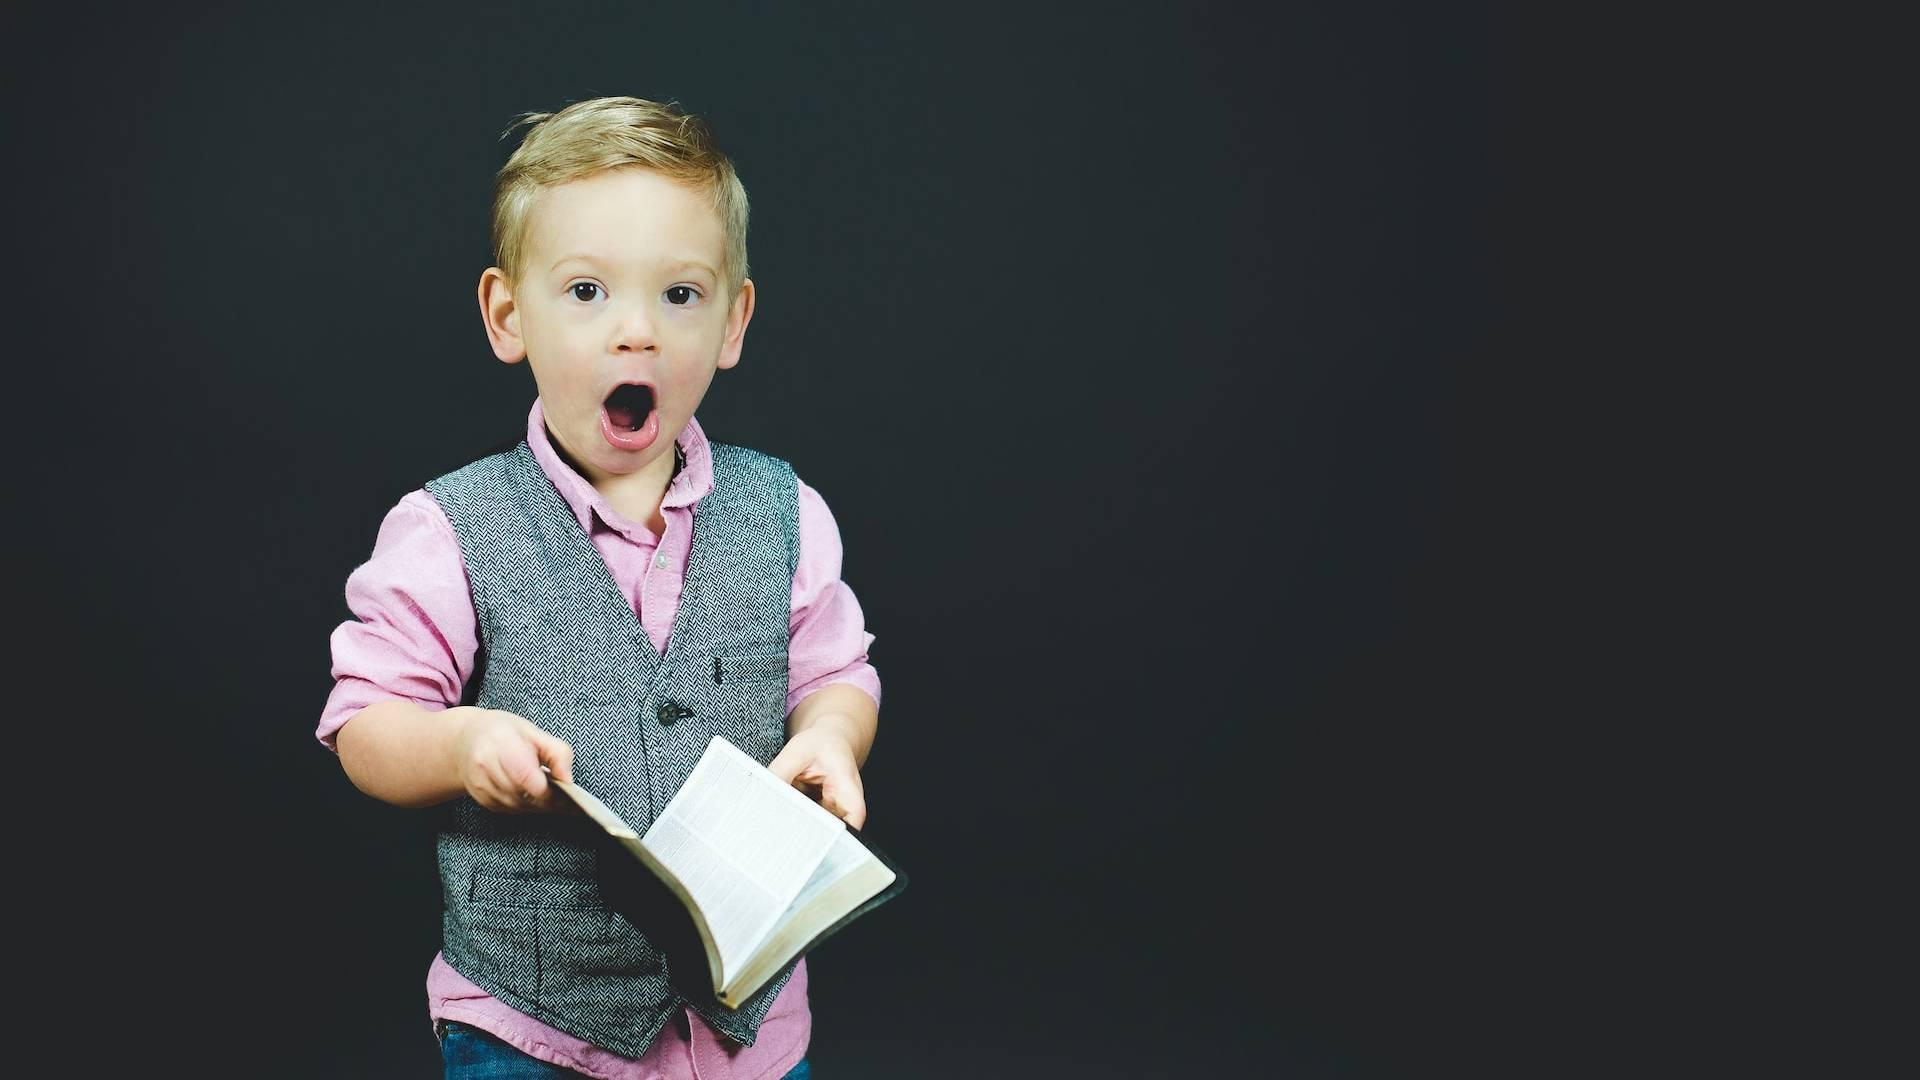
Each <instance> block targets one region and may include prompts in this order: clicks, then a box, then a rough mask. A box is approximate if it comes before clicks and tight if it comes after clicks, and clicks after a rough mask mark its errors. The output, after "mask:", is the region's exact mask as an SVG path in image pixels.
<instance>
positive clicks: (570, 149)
mask: <svg viewBox="0 0 1920 1080" xmlns="http://www.w3.org/2000/svg"><path fill="white" fill-rule="evenodd" d="M523 124H524V125H530V126H529V128H528V130H527V134H526V137H525V138H524V139H522V140H521V142H520V146H519V148H518V149H516V150H514V152H513V156H511V157H509V158H507V163H506V164H505V165H503V166H501V167H500V172H499V174H498V175H496V176H495V177H494V181H493V261H494V265H495V266H498V267H499V268H500V269H501V270H502V271H504V272H505V273H506V275H507V280H508V281H510V282H512V283H513V284H514V285H515V286H516V287H517V286H518V285H519V284H520V272H521V270H522V266H521V263H522V261H523V260H524V259H525V257H526V243H527V223H528V221H529V219H530V218H531V217H532V211H533V204H534V200H535V198H536V197H538V196H539V194H540V191H541V189H542V188H547V187H552V186H554V185H556V184H564V183H567V182H568V181H572V180H581V179H585V178H586V177H589V176H592V175H594V174H595V173H599V172H603V171H605V170H607V169H618V168H623V167H631V166H640V167H643V168H647V169H652V170H653V171H654V172H657V173H659V174H660V175H662V176H665V177H667V178H668V179H670V180H674V181H676V182H678V183H681V184H684V185H686V186H687V187H688V188H691V189H692V190H695V191H704V192H706V193H707V195H708V196H709V198H710V199H711V200H712V205H713V209H714V212H715V213H717V214H718V215H719V216H720V224H721V226H722V228H724V229H725V230H726V237H727V246H726V251H725V252H724V253H723V255H722V260H723V262H724V265H723V266H721V267H720V276H721V278H722V279H723V280H724V281H725V282H726V284H727V299H728V302H729V303H731V302H732V300H733V298H734V297H736V296H738V295H739V293H740V284H741V282H743V281H745V280H746V279H747V189H746V188H745V187H743V186H741V183H740V178H739V176H737V175H735V173H734V171H733V162H732V161H731V160H730V159H729V158H728V157H727V155H726V154H724V153H722V152H721V150H720V148H719V146H717V145H715V143H714V141H713V133H712V132H711V131H710V130H708V128H707V124H706V121H704V120H702V119H700V118H699V117H698V116H695V115H693V114H692V113H688V112H684V111H682V110H681V109H680V108H679V103H678V102H672V101H669V102H667V103H665V104H661V103H659V102H655V101H647V100H645V99H643V98H633V97H602V98H590V99H588V100H586V101H576V102H574V103H573V104H571V105H568V106H567V107H566V108H564V109H561V110H560V111H559V112H554V113H533V112H530V113H522V114H520V117H519V118H518V119H516V120H515V121H514V122H513V123H512V124H509V125H507V129H506V130H505V131H503V132H501V133H500V137H501V138H502V139H504V138H506V137H507V136H508V135H511V134H512V133H513V130H514V129H515V128H517V127H520V126H521V125H523Z"/></svg>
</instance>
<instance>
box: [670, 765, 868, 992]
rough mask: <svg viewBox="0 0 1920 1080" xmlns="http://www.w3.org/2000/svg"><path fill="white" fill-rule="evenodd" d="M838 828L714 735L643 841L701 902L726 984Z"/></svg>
mask: <svg viewBox="0 0 1920 1080" xmlns="http://www.w3.org/2000/svg"><path fill="white" fill-rule="evenodd" d="M845 831H846V830H845V827H844V826H842V825H841V824H840V820H839V819H838V818H836V817H834V816H833V815H832V814H831V813H829V812H828V811H826V810H824V809H822V808H821V807H820V806H819V805H817V804H816V803H814V802H813V801H812V800H811V799H808V798H807V797H806V796H805V795H802V794H801V793H800V792H799V791H797V790H795V789H794V788H793V787H792V786H791V785H788V784H785V783H783V782H781V780H780V779H779V778H778V777H776V776H774V775H773V774H772V773H770V772H768V771H767V769H766V767H765V766H763V765H761V764H760V763H759V762H757V761H755V760H753V759H752V758H751V757H748V756H747V755H746V754H745V753H744V752H743V751H741V750H739V749H738V748H737V747H735V746H733V744H731V743H729V742H727V741H726V740H725V739H721V738H719V737H717V736H716V737H715V738H714V739H713V740H712V741H711V742H710V743H708V745H707V751H706V753H705V755H704V756H702V757H701V759H700V762H699V764H697V765H695V766H694V768H693V773H692V774H691V775H690V776H688V777H687V782H686V783H685V784H684V785H682V787H681V788H680V790H679V792H677V793H676V794H675V795H674V797H673V799H672V800H671V801H669V802H668V803H667V806H666V808H665V809H664V810H662V811H661V813H660V816H659V818H658V819H656V820H655V821H654V823H653V826H652V827H651V828H649V829H648V830H647V835H646V836H645V837H644V838H643V839H642V840H641V843H642V844H643V845H644V846H645V847H646V849H647V850H648V851H649V852H650V853H651V854H652V855H653V856H654V857H655V858H656V859H658V860H659V861H660V862H661V863H662V864H663V865H665V866H666V867H667V868H668V869H670V870H671V871H672V872H673V875H674V876H675V877H677V878H679V879H680V881H681V882H682V883H683V884H684V885H685V886H686V889H687V892H688V893H689V894H690V895H691V896H692V897H693V900H694V902H695V903H696V904H698V905H699V907H700V909H701V911H702V913H703V915H704V918H705V921H706V924H707V927H708V930H709V931H710V932H711V933H712V935H713V938H714V945H715V947H716V949H717V951H718V952H719V954H720V962H721V981H722V982H723V983H724V982H726V981H728V980H731V979H732V978H733V977H734V975H735V974H736V973H738V971H739V970H740V968H741V966H742V964H744V962H745V961H746V959H747V958H748V956H749V955H750V954H751V953H752V951H753V948H754V946H755V945H757V944H758V943H759V942H760V940H761V939H762V938H764V937H765V936H766V935H767V933H768V931H769V930H771V929H772V928H773V926H774V925H775V923H776V922H777V921H778V920H779V918H780V916H781V913H782V912H784V911H786V910H787V909H788V908H789V907H790V906H791V905H792V904H793V900H794V897H796V896H798V895H799V894H800V892H801V890H802V889H803V888H804V887H805V886H806V885H807V882H808V879H810V878H811V877H812V876H813V873H814V868H815V867H816V866H818V865H819V863H820V860H821V859H822V858H824V857H825V856H826V854H827V851H828V849H829V848H830V847H831V846H832V845H833V842H834V838H835V834H837V833H844V832H845Z"/></svg>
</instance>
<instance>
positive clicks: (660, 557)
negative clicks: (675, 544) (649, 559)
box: [653, 551, 667, 570]
mask: <svg viewBox="0 0 1920 1080" xmlns="http://www.w3.org/2000/svg"><path fill="white" fill-rule="evenodd" d="M653 568H654V569H656V570H665V569H666V568H667V553H666V552H664V551H657V552H655V553H654V555H653Z"/></svg>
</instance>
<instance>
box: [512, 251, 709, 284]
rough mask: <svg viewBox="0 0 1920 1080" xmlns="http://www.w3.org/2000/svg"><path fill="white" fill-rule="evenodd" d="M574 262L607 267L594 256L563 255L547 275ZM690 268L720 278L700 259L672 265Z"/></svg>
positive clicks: (673, 267)
mask: <svg viewBox="0 0 1920 1080" xmlns="http://www.w3.org/2000/svg"><path fill="white" fill-rule="evenodd" d="M574 260H578V261H580V262H585V263H592V264H594V265H595V266H604V265H606V264H605V263H603V262H601V260H600V259H599V258H598V257H596V256H593V255H562V256H560V258H559V260H558V261H557V262H555V263H554V264H553V265H552V266H550V267H548V268H547V273H549V274H551V273H553V272H554V271H555V270H558V269H560V267H561V266H562V265H563V264H565V263H567V262H571V261H574ZM689 266H690V267H693V268H694V269H695V270H705V271H706V272H707V275H708V276H709V277H716V278H717V277H719V276H720V272H719V271H718V270H715V269H714V268H713V267H711V266H708V265H707V264H706V263H703V262H701V261H700V260H699V259H681V260H680V261H679V262H677V263H674V264H672V266H671V269H674V270H680V269H684V268H686V267H689Z"/></svg>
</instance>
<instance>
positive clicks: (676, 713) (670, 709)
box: [653, 701, 693, 727]
mask: <svg viewBox="0 0 1920 1080" xmlns="http://www.w3.org/2000/svg"><path fill="white" fill-rule="evenodd" d="M653 715H654V716H655V717H657V718H659V720H660V723H661V726H663V727H664V726H666V725H669V724H671V723H673V722H674V721H675V720H685V719H686V718H687V717H689V716H692V715H693V710H692V709H689V708H687V707H686V706H685V705H682V704H680V703H679V702H677V701H663V702H661V703H660V707H659V708H658V709H656V710H654V713H653Z"/></svg>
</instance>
